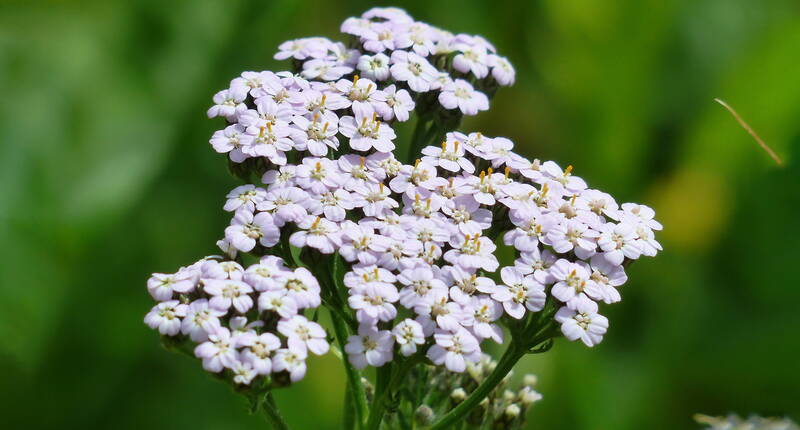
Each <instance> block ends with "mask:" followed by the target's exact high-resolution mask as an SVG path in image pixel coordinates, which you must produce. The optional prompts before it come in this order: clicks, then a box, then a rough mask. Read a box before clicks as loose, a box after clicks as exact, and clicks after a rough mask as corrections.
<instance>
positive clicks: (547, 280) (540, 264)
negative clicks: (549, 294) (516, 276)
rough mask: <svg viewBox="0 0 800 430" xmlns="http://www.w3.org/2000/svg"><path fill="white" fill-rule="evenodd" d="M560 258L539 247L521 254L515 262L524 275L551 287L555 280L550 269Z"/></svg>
mask: <svg viewBox="0 0 800 430" xmlns="http://www.w3.org/2000/svg"><path fill="white" fill-rule="evenodd" d="M593 258H594V257H593ZM556 260H558V258H557V257H556V256H555V255H553V253H552V252H550V251H548V250H544V251H541V250H539V248H538V247H537V248H536V249H534V250H533V251H530V252H521V253H520V255H519V258H517V259H516V260H514V267H516V268H517V270H518V271H519V273H520V274H522V275H531V274H532V275H533V278H534V279H536V280H537V281H538V282H539V283H540V284H545V285H550V284H552V283H553V282H555V278H553V275H551V274H550V270H549V269H550V267H551V266H552V265H553V264H555V262H556Z"/></svg>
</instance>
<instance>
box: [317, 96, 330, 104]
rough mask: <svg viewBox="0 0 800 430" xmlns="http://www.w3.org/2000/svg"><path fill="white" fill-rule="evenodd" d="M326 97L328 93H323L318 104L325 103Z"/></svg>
mask: <svg viewBox="0 0 800 430" xmlns="http://www.w3.org/2000/svg"><path fill="white" fill-rule="evenodd" d="M327 98H328V95H327V94H323V95H322V99H320V101H319V104H320V105H324V104H325V100H326V99H327Z"/></svg>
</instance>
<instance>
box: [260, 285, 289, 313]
mask: <svg viewBox="0 0 800 430" xmlns="http://www.w3.org/2000/svg"><path fill="white" fill-rule="evenodd" d="M258 309H259V310H260V311H272V312H276V313H277V314H278V315H280V316H281V317H282V318H291V317H293V316H294V315H297V303H295V301H294V299H293V298H292V297H290V296H288V295H286V294H284V293H283V292H281V291H267V292H265V293H261V295H259V296H258Z"/></svg>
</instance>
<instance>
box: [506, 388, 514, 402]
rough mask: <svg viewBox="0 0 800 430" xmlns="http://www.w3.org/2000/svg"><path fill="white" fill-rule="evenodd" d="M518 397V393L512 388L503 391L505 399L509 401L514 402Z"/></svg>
mask: <svg viewBox="0 0 800 430" xmlns="http://www.w3.org/2000/svg"><path fill="white" fill-rule="evenodd" d="M516 397H517V395H516V394H514V392H513V391H511V390H505V391H503V400H505V401H507V402H513V401H514V399H515V398H516Z"/></svg>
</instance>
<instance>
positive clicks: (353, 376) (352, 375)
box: [331, 312, 367, 428]
mask: <svg viewBox="0 0 800 430" xmlns="http://www.w3.org/2000/svg"><path fill="white" fill-rule="evenodd" d="M331 321H333V330H334V331H335V332H336V341H337V342H339V348H341V350H342V354H343V356H342V363H343V364H344V371H345V374H346V375H347V384H348V386H349V389H350V394H351V395H352V399H353V409H354V411H355V415H356V417H355V418H356V423H357V424H358V428H362V427H363V426H364V417H365V416H366V414H367V395H366V393H365V392H364V385H363V384H362V383H361V374H360V373H359V372H358V370H356V369H355V367H353V365H352V364H350V361H349V360H348V359H347V354H346V353H345V350H344V348H345V345H347V337H348V334H347V333H348V332H347V326H346V325H345V321H344V320H342V319H341V318H339V317H338V316H337V315H336V314H335V313H333V312H331Z"/></svg>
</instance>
